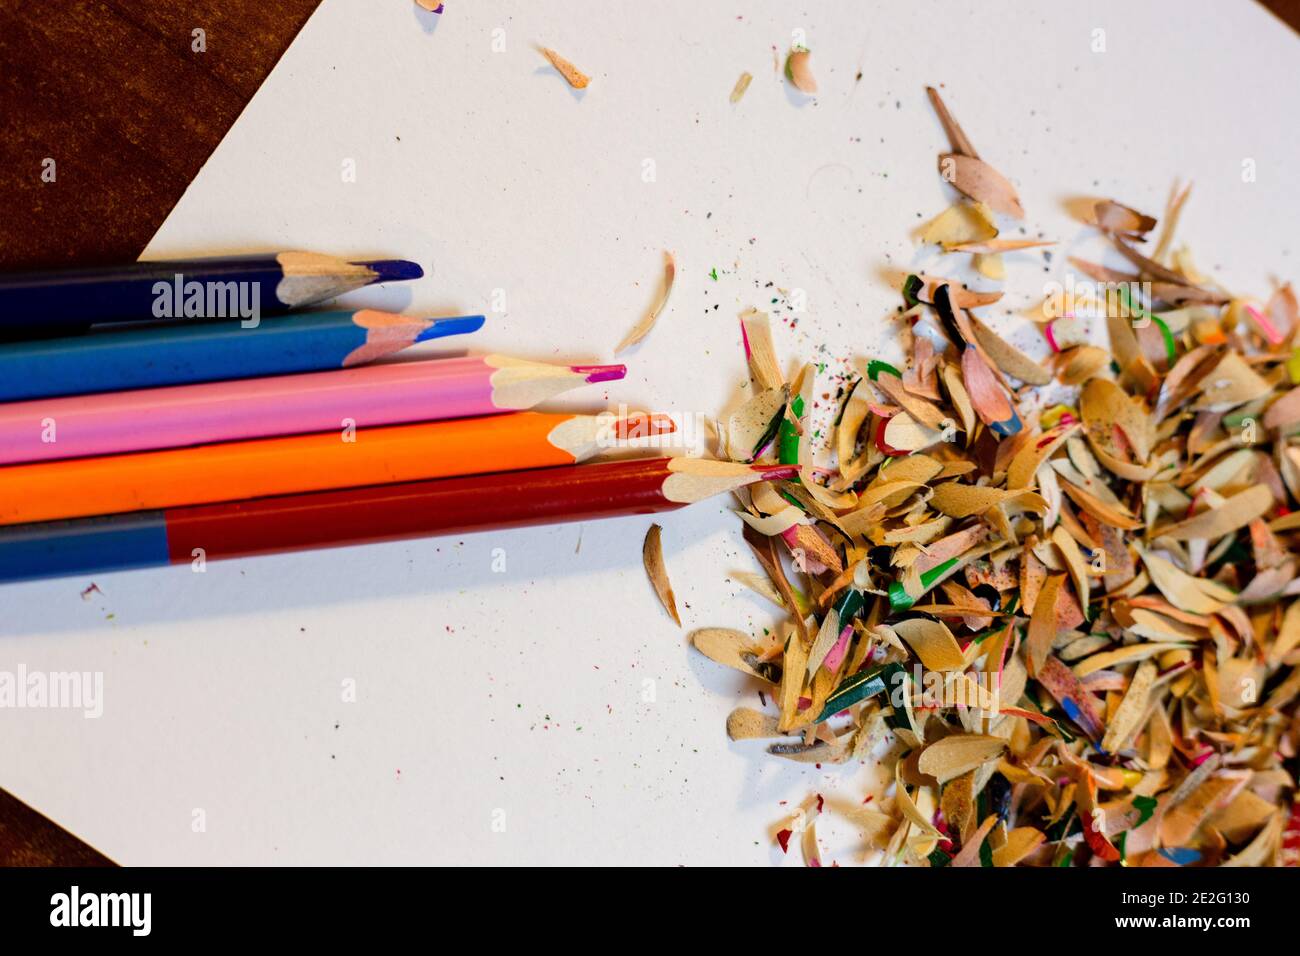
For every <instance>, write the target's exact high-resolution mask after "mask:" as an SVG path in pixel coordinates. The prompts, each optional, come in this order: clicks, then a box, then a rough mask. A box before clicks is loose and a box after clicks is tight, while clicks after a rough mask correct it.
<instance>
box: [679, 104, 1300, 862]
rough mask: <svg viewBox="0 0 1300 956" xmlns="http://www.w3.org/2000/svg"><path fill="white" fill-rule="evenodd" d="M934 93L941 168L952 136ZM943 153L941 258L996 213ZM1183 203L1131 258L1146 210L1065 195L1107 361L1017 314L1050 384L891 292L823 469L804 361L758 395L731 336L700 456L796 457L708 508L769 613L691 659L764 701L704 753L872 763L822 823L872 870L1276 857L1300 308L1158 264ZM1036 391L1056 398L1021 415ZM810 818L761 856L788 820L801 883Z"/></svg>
mask: <svg viewBox="0 0 1300 956" xmlns="http://www.w3.org/2000/svg"><path fill="white" fill-rule="evenodd" d="M933 99H934V100H935V103H936V107H937V108H938V110H939V112H940V116H941V118H943V120H944V125H945V127H947V129H948V132H949V137H950V139H952V140H953V152H952V153H951V154H947V155H946V156H945V157H941V161H940V167H941V171H942V169H943V163H944V160H945V159H948V158H951V157H953V156H956V157H966V158H968V159H969V158H971V157H973V155H974V150H973V148H971V147H970V145H969V142H968V141H966V140H965V137H964V135H963V134H961V131H960V128H959V127H956V124H955V122H953V121H952V120H951V117H950V116H948V115H947V111H946V110H945V109H943V107H942V103H941V101H939V100H938V97H937V95H933ZM954 130H955V135H954ZM974 162H975V163H977V164H979V165H976V166H972V165H971V164H970V163H962V164H960V165H964V166H965V167H966V173H965V174H962V176H961V177H960V180H959V181H957V182H954V185H956V186H957V187H958V189H959V190H960V191H961V192H963V193H965V194H966V198H963V199H961V200H959V202H958V204H957V206H955V207H954V208H953V209H952V210H949V211H948V212H947V213H945V214H944V215H943V216H941V217H940V218H939V220H936V222H938V223H940V225H939V226H938V227H936V226H934V224H932V225H931V227H930V228H931V230H932V231H937V232H938V233H939V235H940V236H941V237H944V236H946V238H948V239H952V238H953V235H952V234H946V233H945V230H947V229H949V228H953V229H956V231H957V232H960V231H961V229H965V228H966V225H969V224H971V223H974V224H975V225H976V226H978V227H979V228H978V229H977V230H976V231H975V232H969V233H967V234H966V235H965V236H959V237H958V238H962V242H959V243H953V246H954V247H964V248H961V249H959V251H967V252H970V253H971V254H972V255H976V256H997V255H1000V254H1001V253H1002V252H1004V251H1006V250H1007V247H1006V246H1000V245H999V244H998V243H997V241H996V238H995V236H996V227H995V226H994V225H993V217H992V216H991V215H989V211H990V207H989V204H988V200H989V199H990V198H993V199H997V200H999V202H1000V203H1001V205H1002V208H1003V210H1004V211H1005V212H1007V213H1010V214H1016V213H1018V212H1019V201H1018V200H1014V203H1013V202H1011V201H1010V200H1012V199H1014V191H1012V193H1011V196H1010V199H1008V196H1007V194H1006V193H1007V190H1008V189H1009V188H1010V187H1009V184H1007V183H1006V181H1005V180H1003V179H1001V177H1000V175H998V174H996V173H994V174H993V175H992V176H990V175H988V174H987V173H986V172H985V167H984V166H983V164H982V163H980V161H979V160H978V159H977V158H976V159H975V160H974ZM972 169H974V170H975V171H976V173H978V175H976V176H975V177H974V179H973V180H972V178H971V170H972ZM989 169H991V167H989ZM990 183H991V184H992V185H991V186H990V185H989V184H990ZM990 190H992V191H993V192H992V194H990ZM1185 198H1186V192H1185V191H1184V192H1183V193H1181V194H1178V193H1176V194H1175V197H1174V199H1173V200H1172V201H1171V205H1170V210H1169V212H1168V214H1167V216H1166V219H1167V223H1166V226H1165V230H1166V231H1165V233H1164V236H1163V238H1162V239H1161V241H1160V243H1159V246H1158V247H1157V248H1156V249H1154V250H1153V251H1152V253H1151V255H1150V256H1148V255H1144V254H1142V253H1139V252H1137V251H1136V245H1137V244H1138V243H1141V242H1143V241H1145V240H1146V238H1147V234H1148V233H1149V232H1150V231H1151V230H1152V229H1153V228H1154V227H1155V225H1156V223H1155V220H1153V219H1151V218H1150V217H1148V216H1144V215H1142V214H1140V213H1137V212H1136V211H1134V210H1131V209H1129V208H1128V207H1125V206H1122V205H1120V204H1118V203H1114V202H1108V201H1106V202H1100V203H1098V204H1097V206H1096V210H1095V214H1096V225H1097V226H1098V227H1099V229H1100V230H1101V232H1102V233H1103V234H1104V235H1105V236H1106V237H1107V238H1108V239H1109V240H1110V241H1112V242H1113V243H1114V244H1115V246H1116V248H1117V249H1118V250H1120V252H1121V254H1122V255H1124V256H1125V258H1127V259H1128V260H1129V261H1130V262H1132V264H1133V266H1134V267H1135V270H1136V271H1135V272H1132V273H1124V272H1117V271H1113V270H1110V269H1102V268H1101V267H1099V266H1094V265H1091V264H1089V263H1076V265H1078V266H1079V268H1080V269H1081V270H1082V271H1085V272H1088V273H1089V274H1090V275H1092V276H1093V277H1094V278H1097V279H1098V280H1099V281H1101V282H1102V288H1103V289H1104V294H1103V296H1102V298H1101V301H1099V302H1097V303H1096V306H1097V310H1096V313H1097V321H1098V322H1099V323H1104V325H1105V327H1106V331H1107V332H1108V334H1109V341H1110V349H1109V351H1107V350H1106V349H1104V348H1100V347H1099V346H1097V345H1094V344H1090V343H1089V340H1088V337H1087V335H1086V334H1085V332H1086V330H1084V329H1081V328H1080V326H1081V324H1082V322H1081V320H1080V318H1079V316H1078V315H1077V314H1070V313H1068V312H1066V313H1062V312H1061V311H1059V310H1058V311H1055V312H1054V311H1053V309H1054V306H1053V304H1052V303H1045V308H1046V310H1047V311H1046V312H1045V313H1044V316H1043V320H1044V332H1045V337H1046V339H1047V341H1048V343H1049V344H1050V345H1051V347H1052V351H1053V352H1054V353H1055V354H1054V355H1053V357H1052V359H1051V361H1050V363H1049V365H1050V367H1049V366H1048V365H1044V364H1042V363H1040V362H1037V361H1035V360H1033V359H1032V358H1030V357H1029V356H1028V355H1026V354H1025V353H1023V352H1021V351H1020V350H1018V349H1016V348H1014V347H1013V346H1011V345H1010V344H1009V343H1007V342H1006V341H1004V340H1003V339H1002V338H1000V337H999V336H998V335H997V334H996V333H995V332H994V331H993V330H992V329H991V328H989V327H988V326H987V325H986V324H984V323H982V322H980V321H979V320H978V319H976V318H975V317H974V316H973V315H972V314H970V312H969V311H968V310H970V309H972V308H975V307H978V306H980V305H985V304H988V303H989V302H991V301H994V300H996V298H998V296H999V295H1000V293H997V292H994V293H977V292H973V291H971V290H968V289H967V288H965V287H964V286H962V285H959V284H958V283H955V282H949V281H945V280H943V279H941V278H935V277H928V276H918V275H913V276H909V277H908V279H907V281H906V283H905V285H904V287H903V289H902V294H903V297H904V300H905V301H904V311H903V316H904V318H905V319H906V320H908V322H909V324H910V327H909V330H908V331H909V334H908V335H907V338H910V346H909V351H910V362H909V364H908V365H907V368H906V369H903V370H900V369H897V368H894V367H893V366H891V365H889V364H886V363H884V362H879V361H872V362H870V363H867V364H865V365H864V366H861V367H860V368H859V369H858V371H859V376H858V377H857V378H856V380H855V381H854V382H853V383H852V384H851V385H850V386H849V387H848V388H846V390H845V394H844V395H843V398H842V400H841V401H840V403H839V405H838V407H837V408H836V409H835V411H836V419H835V424H834V431H833V434H832V437H831V438H830V440H829V443H828V446H829V447H828V449H827V450H828V451H829V452H830V453H831V457H830V458H829V459H827V460H831V461H834V462H835V464H834V465H831V466H826V467H818V466H817V465H815V464H814V460H813V454H812V452H813V445H812V440H813V437H812V433H813V431H814V430H815V429H814V428H812V427H810V425H809V413H810V412H811V410H812V407H813V404H814V403H813V391H812V389H813V379H814V370H813V369H812V367H811V366H805V367H804V368H803V370H802V372H801V373H800V375H799V376H798V377H797V378H796V379H795V380H794V381H793V382H786V381H785V379H784V378H783V376H782V373H781V364H780V362H779V361H778V359H777V356H776V353H775V350H774V348H773V344H772V338H771V335H770V332H769V327H768V323H767V318H766V316H764V315H762V314H760V313H751V314H749V315H747V316H745V317H744V318H743V319H742V327H743V331H744V340H745V346H746V352H747V355H748V360H749V370H750V374H751V377H752V380H753V384H754V394H753V397H752V398H750V399H749V400H748V401H747V402H746V403H745V404H744V405H743V406H742V407H741V408H740V410H739V411H738V412H737V413H736V414H735V415H733V416H732V417H731V418H730V420H729V421H728V422H727V423H726V429H725V441H726V445H725V447H726V452H727V455H728V457H730V458H732V459H733V460H736V461H746V462H750V461H760V462H763V461H780V462H785V463H793V464H797V465H798V466H799V468H800V471H799V477H798V479H795V480H789V481H772V482H763V483H760V484H756V485H753V486H751V487H750V488H749V489H746V490H745V491H744V493H743V494H740V495H739V497H740V499H741V504H742V506H743V509H742V511H741V517H742V518H743V519H744V522H745V528H744V535H745V539H746V540H747V542H748V543H749V545H750V546H751V548H752V549H753V552H754V554H755V555H756V556H757V558H758V561H759V564H760V565H761V566H762V571H763V573H762V574H744V573H742V574H738V575H734V577H736V578H737V579H738V580H741V581H743V582H744V583H745V584H747V585H748V586H749V587H751V588H752V589H753V590H755V591H756V592H758V593H759V594H762V595H764V596H766V597H767V598H768V599H770V600H771V601H772V602H773V603H774V604H776V605H778V606H779V607H780V608H782V609H783V610H784V611H785V612H786V614H787V616H786V618H785V620H784V623H783V624H782V625H781V627H780V628H779V629H777V630H776V631H774V632H773V633H770V634H765V635H763V636H762V637H754V636H752V635H750V634H747V633H743V632H740V631H736V630H730V629H725V628H709V629H705V630H702V631H698V632H696V633H695V634H694V635H693V642H694V645H695V647H696V648H697V649H698V650H699V651H701V652H702V653H704V654H705V655H707V656H708V657H710V658H711V659H713V660H715V661H717V662H719V663H722V664H727V665H729V666H731V667H734V668H736V669H738V670H740V671H743V672H744V673H746V674H748V675H751V676H752V677H754V678H756V679H757V680H758V681H761V682H763V685H764V689H763V692H762V694H761V697H760V700H762V701H763V702H765V703H766V702H767V701H769V700H770V704H768V705H767V707H766V708H765V709H761V710H760V709H752V708H747V707H741V708H739V709H737V710H735V711H734V712H733V713H732V714H731V715H730V717H729V718H728V721H727V731H728V734H729V735H730V736H731V737H732V739H736V740H739V739H747V738H764V739H775V742H773V743H771V744H770V746H769V747H768V750H769V752H770V753H772V754H774V755H778V756H780V757H783V758H787V759H792V760H798V761H805V762H813V763H818V764H835V763H842V762H845V761H858V760H869V759H874V758H875V757H876V756H878V755H880V754H882V752H883V754H884V756H885V759H886V760H888V759H893V760H894V766H893V786H892V787H891V788H887V792H886V793H884V794H869V795H867V799H868V800H869V801H871V802H870V803H868V804H867V805H865V806H862V805H857V803H856V800H854V801H849V802H850V803H852V804H854V808H853V809H851V810H850V811H847V814H848V816H849V817H850V820H851V822H852V823H853V824H855V825H856V826H857V827H859V828H860V829H861V831H862V833H863V837H864V839H865V842H866V844H867V845H868V846H869V847H871V848H872V850H873V855H877V856H878V858H879V859H880V860H881V861H882V862H884V863H885V864H895V863H903V862H906V863H910V864H912V865H922V866H924V865H929V866H949V865H952V866H1015V865H1031V866H1095V865H1132V866H1187V865H1193V866H1218V865H1226V866H1262V865H1279V864H1283V863H1287V862H1292V863H1293V862H1294V858H1295V856H1296V848H1297V847H1298V846H1300V834H1298V833H1297V832H1296V831H1297V830H1300V815H1296V814H1293V803H1292V801H1293V799H1294V796H1295V771H1296V761H1297V758H1296V754H1297V749H1298V747H1297V744H1298V743H1300V723H1298V720H1297V708H1296V700H1297V695H1298V694H1300V670H1298V669H1297V668H1296V664H1297V663H1300V600H1297V599H1296V597H1295V595H1297V594H1300V577H1298V574H1300V565H1298V564H1297V549H1296V545H1297V537H1298V536H1300V511H1298V512H1295V513H1292V512H1291V511H1290V510H1289V509H1290V508H1292V507H1295V503H1296V502H1298V501H1300V438H1298V437H1297V435H1298V434H1300V388H1297V387H1296V383H1297V382H1298V381H1300V350H1297V349H1296V348H1295V343H1296V341H1297V335H1298V330H1300V317H1298V315H1297V305H1296V299H1295V296H1294V294H1293V293H1292V291H1291V289H1290V287H1289V286H1282V287H1280V288H1278V289H1277V290H1276V291H1275V292H1274V293H1273V294H1272V295H1271V297H1270V298H1269V299H1268V300H1267V302H1265V303H1263V304H1257V303H1255V302H1252V301H1250V300H1247V299H1243V298H1238V297H1236V296H1232V295H1229V294H1227V293H1225V292H1223V291H1222V290H1219V289H1218V288H1216V287H1214V286H1212V285H1211V284H1210V283H1209V280H1207V279H1205V278H1204V277H1202V276H1200V275H1199V274H1198V273H1197V272H1196V271H1195V269H1194V267H1193V266H1191V264H1190V259H1189V258H1188V257H1187V256H1186V253H1185V251H1184V252H1180V253H1173V254H1170V253H1167V251H1166V250H1167V249H1168V248H1169V237H1170V235H1171V232H1172V228H1171V227H1172V223H1173V221H1174V220H1176V218H1177V212H1178V210H1179V208H1181V205H1182V202H1183V200H1185ZM945 219H947V220H948V224H947V225H943V221H944V220H945ZM954 223H955V224H957V225H956V226H954V225H953V224H954ZM981 223H987V224H988V225H980V224H981ZM957 226H960V227H961V229H958V228H957ZM990 228H992V229H993V230H994V232H993V233H990V232H989V229H990ZM935 241H942V239H937V240H935ZM1162 260H1163V262H1162ZM1163 263H1167V264H1163ZM984 265H985V267H986V268H987V266H988V264H987V263H985V264H984ZM995 265H996V264H995ZM978 267H979V264H977V268H978ZM1143 293H1145V295H1146V298H1143ZM1099 338H1100V336H1099ZM1049 389H1050V390H1053V392H1054V393H1061V394H1064V395H1065V396H1066V397H1065V398H1064V399H1063V400H1062V401H1058V402H1056V403H1055V404H1053V405H1050V406H1049V405H1046V404H1045V403H1044V402H1043V401H1041V400H1039V401H1034V400H1035V399H1041V398H1042V396H1043V394H1045V393H1047V392H1048V391H1049ZM890 790H892V793H890V792H889V791H890ZM839 802H840V803H841V804H843V803H844V801H839ZM841 809H842V808H841ZM827 812H836V811H834V810H832V809H831V808H830V806H829V801H824V800H823V799H822V798H821V796H820V795H816V797H815V799H810V800H809V801H807V802H806V803H805V805H804V806H803V807H802V808H801V810H800V811H799V812H798V814H797V815H796V816H797V818H798V820H799V825H798V826H795V824H793V823H791V824H789V825H787V826H785V827H784V828H782V829H781V830H780V832H779V833H778V835H777V839H778V841H779V842H780V844H781V847H782V849H786V848H787V844H788V842H789V840H790V838H791V836H792V835H793V834H792V830H793V831H795V832H798V831H800V830H801V831H802V832H801V833H800V843H801V845H802V848H803V853H804V856H805V860H806V862H808V863H809V864H810V865H821V849H820V846H819V843H818V838H817V835H816V826H817V817H818V814H819V813H827Z"/></svg>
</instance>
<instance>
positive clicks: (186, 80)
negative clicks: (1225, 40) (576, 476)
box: [0, 0, 1300, 866]
mask: <svg viewBox="0 0 1300 956" xmlns="http://www.w3.org/2000/svg"><path fill="white" fill-rule="evenodd" d="M319 2H320V0H220V2H218V0H189V2H184V0H60V2H58V3H41V2H37V0H0V197H2V198H0V203H2V205H0V270H12V269H19V268H25V267H37V266H57V265H67V264H72V263H77V264H82V265H89V264H93V263H99V262H113V261H119V262H120V261H130V260H134V259H135V258H136V257H137V256H138V255H139V254H140V251H141V250H142V249H143V248H144V247H145V245H146V244H147V243H148V241H149V239H150V238H151V237H152V236H153V234H154V232H155V231H156V230H157V229H158V227H159V226H160V225H161V224H162V221H163V219H164V218H166V216H167V213H168V212H169V211H170V210H171V208H172V206H174V205H175V204H176V201H177V200H178V199H180V197H181V194H182V193H183V192H184V191H185V187H186V186H188V185H189V183H190V180H192V179H193V178H194V176H195V174H196V173H198V171H199V169H200V167H202V165H203V163H204V161H205V160H206V159H207V158H208V156H209V155H210V154H211V152H212V150H213V149H215V148H216V146H217V143H219V142H220V141H221V137H222V136H224V135H225V134H226V131H227V130H228V129H229V128H230V126H231V124H232V123H234V121H235V119H236V117H238V116H239V113H240V111H241V110H243V108H244V106H245V105H246V104H247V103H248V101H249V99H251V98H252V96H253V94H254V93H255V92H256V91H257V88H258V86H259V85H261V83H262V81H263V80H264V79H265V78H266V75H267V73H269V72H270V70H271V67H272V66H274V65H275V62H276V60H278V59H279V57H280V54H281V53H283V52H284V50H285V49H286V48H287V47H288V45H289V43H290V41H291V40H292V39H293V38H294V36H295V34H297V32H298V30H299V29H300V28H301V27H302V25H303V24H304V23H305V22H306V21H307V18H308V17H309V16H310V15H311V13H312V11H313V10H315V9H316V6H317V4H318V3H319ZM374 2H380V0H374ZM384 2H400V0H384ZM1265 5H1266V6H1268V7H1270V8H1271V9H1272V10H1273V12H1274V13H1276V14H1277V15H1278V16H1279V17H1281V18H1282V19H1283V20H1285V21H1286V22H1287V23H1289V24H1291V25H1292V26H1293V27H1296V28H1297V29H1300V0H1265ZM453 6H454V5H453ZM452 13H453V15H454V10H453V11H452ZM195 30H202V31H203V40H204V46H205V47H206V49H205V50H203V51H202V52H200V51H197V50H196V49H195V46H196V43H195V34H194V31H195ZM47 160H53V161H54V167H53V168H54V173H55V178H54V181H53V182H46V181H44V179H43V178H42V171H43V169H45V168H46V167H47V166H48V163H47V162H46V161H47ZM2 772H3V771H2V768H0V773H2ZM2 783H3V779H2V778H0V784H2ZM69 783H71V781H70V782H69ZM93 864H101V865H103V864H111V861H110V860H108V859H107V858H106V857H104V856H102V855H101V854H99V853H98V852H96V851H95V850H93V849H91V848H90V847H88V846H86V844H84V843H82V842H81V841H80V840H78V839H77V838H76V837H74V836H72V835H71V834H69V833H67V832H66V831H65V830H63V829H61V828H60V827H59V826H57V825H56V824H54V823H53V822H51V821H50V820H48V819H46V818H45V817H43V816H41V814H40V813H38V812H36V811H35V810H34V809H32V808H30V807H28V806H26V805H25V804H23V803H22V802H20V801H19V800H17V799H15V798H14V797H13V796H11V795H10V794H8V793H6V792H4V791H3V790H0V865H5V866H23V865H35V866H50V865H68V866H75V865H82V866H85V865H93Z"/></svg>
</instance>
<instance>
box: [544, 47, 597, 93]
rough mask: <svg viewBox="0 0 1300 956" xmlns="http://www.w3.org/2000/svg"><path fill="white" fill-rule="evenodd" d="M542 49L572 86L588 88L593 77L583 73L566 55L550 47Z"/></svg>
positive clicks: (552, 64) (581, 88) (579, 88)
mask: <svg viewBox="0 0 1300 956" xmlns="http://www.w3.org/2000/svg"><path fill="white" fill-rule="evenodd" d="M541 49H542V55H543V56H545V57H546V59H548V60H550V61H551V66H553V67H555V69H556V70H558V71H559V74H560V75H561V76H562V77H564V79H565V80H566V81H568V84H569V85H570V86H571V87H573V88H574V89H575V90H585V89H586V88H587V84H588V83H590V82H591V78H590V77H589V76H587V74H586V73H583V72H582V71H581V70H580V69H578V68H577V67H576V66H574V65H573V64H572V63H570V62H569V61H568V60H566V59H565V58H564V57H562V56H560V54H558V53H556V52H555V51H554V50H552V49H551V48H550V47H542V48H541Z"/></svg>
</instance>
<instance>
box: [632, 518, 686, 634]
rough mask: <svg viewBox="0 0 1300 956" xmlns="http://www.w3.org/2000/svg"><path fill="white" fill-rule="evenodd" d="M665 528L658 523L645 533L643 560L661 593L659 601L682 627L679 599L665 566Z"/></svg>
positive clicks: (658, 593)
mask: <svg viewBox="0 0 1300 956" xmlns="http://www.w3.org/2000/svg"><path fill="white" fill-rule="evenodd" d="M663 530H664V529H663V528H661V527H660V526H659V525H657V524H652V525H651V526H650V530H649V531H647V532H646V534H645V543H644V544H643V545H642V546H641V560H642V561H643V562H645V573H646V574H647V575H648V576H649V577H650V583H651V584H652V585H653V586H654V589H655V594H657V595H659V603H660V604H662V605H663V606H664V610H665V611H667V612H668V616H669V617H671V618H672V619H673V623H674V624H676V625H677V626H678V627H681V626H682V619H681V618H680V617H678V616H677V600H676V599H675V598H674V597H673V586H672V585H671V584H669V583H668V569H667V568H666V567H665V566H664V550H663V543H662V541H661V540H660V538H661V535H662V534H663Z"/></svg>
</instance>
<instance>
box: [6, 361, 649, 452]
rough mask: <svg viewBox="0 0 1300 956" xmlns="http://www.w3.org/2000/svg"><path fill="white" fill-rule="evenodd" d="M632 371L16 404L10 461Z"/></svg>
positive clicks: (430, 414) (460, 376) (285, 431)
mask: <svg viewBox="0 0 1300 956" xmlns="http://www.w3.org/2000/svg"><path fill="white" fill-rule="evenodd" d="M626 372H627V369H626V367H625V366H622V365H546V364H543V363H541V362H527V361H524V360H522V359H513V358H508V357H506V356H504V355H483V356H472V357H467V358H450V359H432V360H428V361H421V362H401V363H396V364H392V365H366V366H361V367H359V368H350V369H342V370H339V371H328V372H310V373H307V374H303V375H276V376H271V377H268V378H246V379H236V380H234V381H225V382H207V383H204V384H201V385H176V386H171V387H168V388H144V389H137V390H135V391H128V392H107V393H104V394H99V395H78V396H75V397H68V398H50V399H34V400H32V401H27V402H11V403H9V404H0V464H5V465H8V464H14V463H16V462H28V461H49V460H53V459H56V458H81V457H85V456H89V455H108V454H116V453H121V452H131V451H144V450H146V449H151V448H179V447H183V446H187V445H202V444H207V443H209V442H223V441H238V440H240V439H245V438H265V437H269V436H272V435H294V434H300V433H305V432H323V431H333V430H335V429H338V430H340V431H342V430H343V429H345V428H347V427H348V426H349V425H352V426H355V427H357V428H361V427H364V426H367V425H392V424H397V423H401V422H415V421H437V420H441V419H447V418H465V417H468V416H472V415H491V414H495V413H497V412H507V411H514V410H518V409H524V408H532V407H533V406H534V405H536V404H537V403H539V402H542V401H545V400H546V399H548V398H550V397H552V396H554V395H558V394H560V393H561V392H565V391H568V390H569V389H571V388H576V387H577V386H579V385H583V384H586V383H589V382H592V383H594V382H610V381H615V380H617V379H621V378H622V377H623V376H624V374H626Z"/></svg>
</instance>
